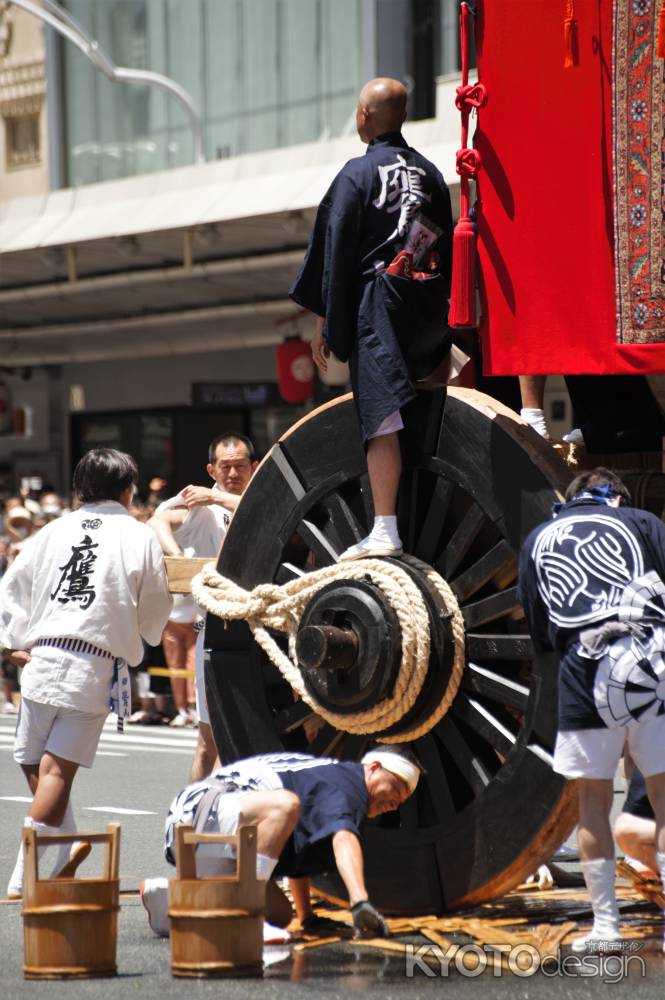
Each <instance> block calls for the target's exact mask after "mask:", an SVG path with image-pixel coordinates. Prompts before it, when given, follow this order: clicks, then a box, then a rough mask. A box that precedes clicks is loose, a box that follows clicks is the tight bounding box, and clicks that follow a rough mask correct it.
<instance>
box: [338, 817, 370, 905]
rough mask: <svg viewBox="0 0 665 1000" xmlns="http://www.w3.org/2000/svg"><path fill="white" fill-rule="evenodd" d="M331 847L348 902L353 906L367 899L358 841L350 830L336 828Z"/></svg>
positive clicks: (362, 860) (362, 861)
mask: <svg viewBox="0 0 665 1000" xmlns="http://www.w3.org/2000/svg"><path fill="white" fill-rule="evenodd" d="M332 848H333V854H334V855H335V864H336V865H337V871H338V872H339V874H340V878H341V879H342V882H343V883H344V885H345V886H346V891H347V892H348V894H349V903H350V904H351V906H355V904H356V903H360V902H362V900H364V899H367V889H366V888H365V862H364V859H363V849H362V847H361V846H360V841H359V840H358V838H357V837H356V835H355V833H352V832H351V831H350V830H338V831H337V833H335V834H333V838H332Z"/></svg>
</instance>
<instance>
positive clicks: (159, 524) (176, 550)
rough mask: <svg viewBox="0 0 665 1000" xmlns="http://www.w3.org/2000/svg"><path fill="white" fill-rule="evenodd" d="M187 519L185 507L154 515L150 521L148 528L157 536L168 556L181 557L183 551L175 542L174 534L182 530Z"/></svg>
mask: <svg viewBox="0 0 665 1000" xmlns="http://www.w3.org/2000/svg"><path fill="white" fill-rule="evenodd" d="M186 517H187V510H186V509H185V508H184V507H176V508H175V509H171V510H165V511H162V513H161V514H153V516H152V517H151V518H150V520H149V521H148V526H149V527H150V528H152V530H153V531H154V532H155V534H156V535H157V541H158V542H159V544H160V545H161V548H162V552H163V553H164V555H166V556H181V555H183V551H182V549H181V548H180V546H179V545H178V543H177V542H176V540H175V536H174V534H173V532H174V531H175V530H176V529H177V528H180V527H181V526H182V524H183V522H184V520H185V518H186Z"/></svg>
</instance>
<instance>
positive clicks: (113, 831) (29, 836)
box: [23, 823, 120, 896]
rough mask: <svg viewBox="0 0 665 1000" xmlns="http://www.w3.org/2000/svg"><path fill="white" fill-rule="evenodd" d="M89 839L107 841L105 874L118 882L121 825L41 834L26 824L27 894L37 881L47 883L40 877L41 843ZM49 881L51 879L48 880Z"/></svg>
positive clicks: (89, 840)
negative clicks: (100, 829)
mask: <svg viewBox="0 0 665 1000" xmlns="http://www.w3.org/2000/svg"><path fill="white" fill-rule="evenodd" d="M78 840H81V841H85V843H87V844H105V845H106V847H105V850H104V874H103V878H104V880H105V881H107V882H116V881H117V880H118V872H119V868H120V824H119V823H108V824H107V826H106V833H81V832H80V831H76V832H75V833H52V834H40V835H39V836H38V835H37V831H36V830H35V829H34V827H31V826H25V827H23V858H24V865H25V893H24V896H28V895H29V894H31V893H32V891H33V889H34V886H35V883H36V882H43V881H44V879H40V877H39V851H38V850H37V848H38V847H39V846H46V845H50V844H66V843H68V842H69V843H74V842H75V841H78ZM47 881H48V880H47Z"/></svg>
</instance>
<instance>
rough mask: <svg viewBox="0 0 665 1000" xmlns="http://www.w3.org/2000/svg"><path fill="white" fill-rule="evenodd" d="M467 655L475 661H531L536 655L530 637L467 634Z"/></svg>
mask: <svg viewBox="0 0 665 1000" xmlns="http://www.w3.org/2000/svg"><path fill="white" fill-rule="evenodd" d="M466 653H467V656H468V657H469V658H470V659H474V660H530V659H531V658H532V657H533V655H534V649H533V643H532V642H531V639H530V637H529V636H528V635H494V634H489V633H487V634H484V633H473V632H471V633H467V636H466Z"/></svg>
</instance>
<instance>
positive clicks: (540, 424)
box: [520, 406, 547, 437]
mask: <svg viewBox="0 0 665 1000" xmlns="http://www.w3.org/2000/svg"><path fill="white" fill-rule="evenodd" d="M520 417H521V418H522V420H526V422H527V424H528V425H529V427H533V429H534V431H537V432H538V434H540V435H541V436H542V437H546V436H547V424H546V423H545V414H544V412H543V411H542V410H539V409H537V408H536V407H530V406H526V407H524V408H523V409H521V410H520Z"/></svg>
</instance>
